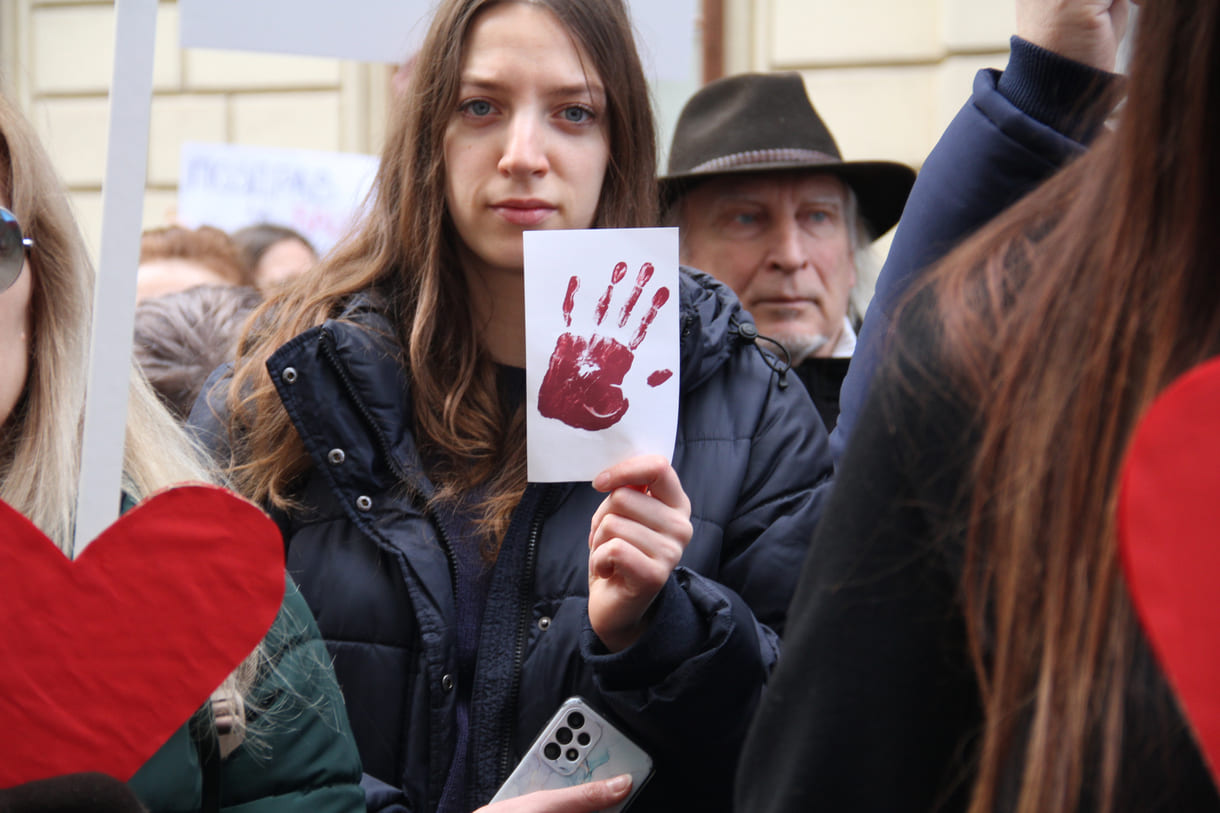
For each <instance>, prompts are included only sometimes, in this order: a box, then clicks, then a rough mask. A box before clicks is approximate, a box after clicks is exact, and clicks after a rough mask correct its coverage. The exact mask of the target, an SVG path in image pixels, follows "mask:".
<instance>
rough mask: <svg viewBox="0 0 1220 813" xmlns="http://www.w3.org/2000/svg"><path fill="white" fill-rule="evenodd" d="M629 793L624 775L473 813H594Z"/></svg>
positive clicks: (542, 792)
mask: <svg viewBox="0 0 1220 813" xmlns="http://www.w3.org/2000/svg"><path fill="white" fill-rule="evenodd" d="M630 792H631V777H630V776H628V775H627V774H623V775H622V776H616V777H614V778H613V779H604V780H602V781H600V782H586V783H585V784H583V785H575V786H573V787H570V788H560V789H558V790H540V791H535V792H534V793H527V794H525V795H524V796H518V797H517V798H515V799H505V800H504V801H502V802H495V803H494V804H490V805H487V806H486V807H480V808H479V809H478V810H477V811H475V813H594V811H597V810H604V809H606V808H608V807H613V806H614V805H616V804H618V803H619V802H621V801H623V799H626V798H627V794H628V793H630Z"/></svg>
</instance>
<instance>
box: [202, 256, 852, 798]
mask: <svg viewBox="0 0 1220 813" xmlns="http://www.w3.org/2000/svg"><path fill="white" fill-rule="evenodd" d="M680 299H681V336H682V339H681V340H682V348H681V352H682V372H681V391H682V401H681V407H680V413H679V425H678V437H677V445H676V449H675V452H674V467H675V468H676V470H677V472H678V474H679V476H680V477H681V480H682V484H683V487H684V488H685V490H686V492H687V494H688V495H689V497H690V500H691V504H692V506H693V517H692V522H693V525H694V537H693V539H692V541H691V543H690V545H689V546H688V548H687V550H686V553H685V555H684V557H683V560H682V563H681V565H680V566H679V568H677V570H676V571H675V573H674V575H673V576H672V577H671V578H670V581H669V583H668V585H667V586H666V587H665V588H664V590H663V591H662V593H661V595H660V596H659V598H658V602H657V604H656V606H655V621H654V623H653V624H652V625H651V627H650V630H649V631H648V632H647V633H646V634H645V636H644V637H643V638H641V639H640V640H639V641H638V642H636V643H635V644H634V645H633V646H631V647H630V648H628V649H627V650H625V651H623V652H620V653H617V654H614V655H611V654H608V653H607V652H606V650H605V649H604V648H603V647H601V645H600V642H599V641H598V640H597V639H596V636H594V635H593V633H592V630H591V629H590V628H589V622H588V616H587V611H586V600H587V598H586V597H587V593H588V575H587V559H588V549H587V545H586V539H587V537H588V533H589V521H590V518H591V516H592V514H593V512H594V510H595V509H596V507H597V505H598V504H599V503H600V502H601V500H602V499H603V496H604V495H601V494H599V493H597V492H595V491H594V490H593V489H592V488H591V487H590V486H589V484H587V483H571V484H551V485H531V486H530V487H529V488H528V490H527V492H526V495H525V497H524V498H523V500H522V502H521V504H520V506H519V507H518V509H517V511H516V513H515V514H514V516H513V518H512V522H511V526H510V528H509V530H508V533H507V535H506V538H505V540H504V542H503V544H502V547H501V553H500V556H499V559H498V561H497V563H496V566H495V571H494V574H493V575H492V582H491V588H490V594H489V597H488V602H487V610H486V613H485V615H484V617H483V621H482V629H481V633H480V636H481V637H480V641H481V644H480V649H479V661H478V665H477V668H476V674H475V677H474V685H473V686H471V687H468V688H469V690H470V692H471V703H470V709H471V711H470V713H471V720H470V738H471V743H472V745H471V749H470V754H471V756H470V760H471V761H470V764H469V766H468V778H469V780H470V781H469V783H468V785H469V789H470V792H469V796H468V798H467V802H468V803H469V806H470V807H472V808H473V807H475V806H477V805H478V804H482V803H484V802H485V801H486V800H487V799H489V798H490V797H491V795H492V794H493V793H494V792H495V790H496V788H497V787H498V785H499V783H500V782H501V781H502V780H503V779H504V778H505V777H506V776H507V774H508V772H509V770H510V769H511V768H512V766H513V765H514V764H515V763H516V761H517V759H518V758H519V757H520V755H521V753H522V752H523V751H524V749H525V748H526V747H527V746H528V745H529V743H530V742H531V740H532V739H533V737H534V736H535V735H536V734H537V732H538V730H539V729H540V728H541V726H542V724H543V723H544V722H545V721H546V720H547V718H549V716H550V715H551V714H552V713H553V712H554V711H555V709H556V708H557V707H558V706H559V704H560V703H561V702H562V701H563V700H564V699H565V698H567V697H568V696H570V695H572V694H581V695H583V696H584V697H586V698H587V699H588V700H590V701H591V702H592V704H593V705H594V706H595V707H598V708H600V709H601V710H602V711H603V712H604V713H606V714H608V715H609V716H610V717H612V718H614V719H617V720H618V721H619V722H620V723H621V724H622V725H623V726H624V728H625V729H626V730H627V731H628V732H629V733H630V734H631V735H633V736H634V738H635V739H636V740H637V741H638V742H639V743H640V744H641V745H642V746H643V747H644V748H645V749H646V750H648V751H649V752H650V753H651V754H652V756H653V758H654V760H655V763H656V773H655V775H654V778H653V780H652V781H651V783H650V784H649V786H648V787H647V788H646V789H645V791H644V793H643V795H642V796H641V797H640V798H639V799H638V800H637V801H636V803H635V805H634V806H633V809H634V810H635V811H636V813H642V811H648V810H681V809H692V810H693V809H700V810H715V809H727V808H728V806H729V804H730V800H731V782H732V776H733V766H734V763H735V760H736V756H737V752H738V750H739V747H740V744H741V741H742V738H743V737H744V735H745V730H746V726H747V725H748V723H749V720H750V718H751V715H752V714H753V712H754V709H755V707H756V705H757V701H758V697H759V694H760V692H761V690H762V687H763V684H764V682H765V680H766V678H767V675H768V673H769V671H770V669H771V667H772V665H773V664H774V662H775V659H776V655H777V650H778V640H777V633H778V632H780V631H781V630H782V627H783V623H784V616H785V612H786V610H787V605H788V601H789V599H790V598H791V595H792V591H793V586H794V583H795V580H796V576H797V574H798V572H799V571H800V565H801V562H802V560H803V559H804V554H805V551H806V548H807V545H808V541H809V538H810V536H811V532H812V530H813V523H814V518H815V516H816V515H817V513H818V503H819V501H820V499H821V494H820V491H821V490H816V489H815V485H817V484H819V483H820V482H822V481H824V480H825V479H827V478H828V477H829V476H830V464H829V456H828V449H827V441H826V434H825V431H824V430H823V428H822V423H821V421H820V420H819V419H818V417H817V413H816V412H815V410H814V407H813V405H812V403H811V401H810V400H809V397H808V396H807V395H806V393H805V391H804V390H803V388H802V387H801V385H800V383H799V382H798V381H797V380H796V377H795V376H793V375H790V376H788V384H789V385H788V386H787V387H781V386H779V385H778V384H779V376H778V374H777V373H776V372H775V371H774V370H773V369H772V365H773V364H775V362H774V361H773V360H768V359H767V358H765V357H764V356H763V354H762V352H761V351H760V350H759V349H758V348H757V347H756V346H754V345H753V343H752V342H751V341H750V340H748V339H746V338H743V337H742V336H741V335H740V334H739V332H738V325H739V324H740V323H741V322H744V321H748V320H749V317H748V316H747V315H746V314H745V312H744V311H743V310H741V308H740V306H739V305H738V303H737V300H736V298H735V297H734V296H733V295H732V293H731V292H729V291H728V289H727V288H725V287H723V286H722V285H720V284H719V283H717V282H715V281H714V280H713V279H712V278H711V277H709V276H707V275H704V274H701V273H699V272H688V271H684V272H683V275H682V285H681V297H680ZM747 333H749V331H747ZM400 355H401V352H400V348H399V345H398V344H397V342H396V340H395V339H394V337H393V331H392V330H391V329H390V326H389V324H388V323H387V322H386V320H385V319H384V318H383V317H382V316H381V315H379V314H378V313H376V312H375V310H374V309H373V308H372V307H371V306H370V305H369V304H368V303H367V302H365V303H363V304H358V305H356V306H354V307H353V308H352V309H351V310H349V312H348V313H347V314H345V315H344V319H342V320H334V321H329V322H327V323H325V324H323V325H321V326H319V327H317V328H314V329H311V330H309V331H307V332H305V333H303V334H301V335H300V336H298V337H296V338H295V339H293V340H292V341H290V342H289V343H288V344H286V345H285V346H284V347H283V348H281V349H280V350H279V351H278V352H277V353H276V354H275V355H274V356H273V357H272V358H271V360H270V361H269V362H268V368H269V370H270V372H271V374H272V375H273V377H274V379H275V382H276V386H277V388H278V390H279V393H280V396H281V398H282V400H283V403H284V407H285V409H287V411H288V413H289V415H290V416H291V418H292V420H293V423H294V424H295V426H296V428H297V430H298V432H299V433H300V435H301V437H302V439H303V440H304V443H305V447H306V449H307V450H308V452H309V454H310V456H311V458H312V460H313V466H314V467H313V469H312V470H311V471H310V473H309V474H308V476H307V478H306V482H305V483H304V485H303V487H302V491H301V493H300V495H299V497H300V500H301V501H302V503H303V504H304V505H307V506H310V508H311V510H310V511H308V512H307V513H303V514H300V515H294V516H289V517H285V518H283V522H282V525H283V527H284V529H285V535H286V540H287V544H288V569H289V571H290V572H291V573H292V575H293V577H294V578H295V579H297V581H298V583H299V584H300V587H301V591H302V592H303V593H304V595H305V597H306V599H307V600H308V602H309V604H310V607H311V608H312V609H313V612H314V615H315V617H316V618H317V621H318V626H319V627H320V628H321V630H322V635H323V637H324V638H325V640H326V642H327V644H328V645H329V647H330V650H331V652H332V654H333V655H334V657H335V671H336V673H337V674H338V677H339V682H340V684H341V686H342V688H343V692H344V696H345V699H346V702H347V706H348V713H349V716H350V718H351V722H352V727H353V729H354V731H355V734H356V740H357V743H358V744H359V747H360V753H361V757H362V759H363V762H364V768H365V771H366V772H368V773H369V774H371V775H372V776H374V777H376V778H378V779H380V780H382V781H384V782H387V783H389V784H391V785H393V786H396V787H400V788H402V789H403V790H404V791H405V794H406V797H407V800H408V801H407V804H408V807H409V808H410V809H411V810H413V811H430V810H433V809H434V808H435V807H436V805H437V802H438V799H439V795H440V792H441V789H442V787H443V785H444V781H445V777H446V773H447V771H448V768H449V765H450V762H451V760H452V758H453V750H454V741H455V732H456V723H455V717H454V715H455V695H456V692H455V675H456V674H457V670H456V663H455V646H454V634H453V628H454V624H455V620H454V618H455V606H454V585H453V581H452V573H453V565H452V564H451V557H450V556H449V555H447V546H448V544H449V542H448V539H447V538H446V536H445V534H444V529H443V525H442V524H440V523H438V522H437V521H436V520H435V518H434V517H433V516H431V515H430V514H429V513H428V512H427V511H426V510H425V509H424V508H423V503H424V499H425V497H426V495H428V494H429V493H430V492H431V489H432V486H431V485H430V484H429V482H428V481H427V478H426V477H425V476H424V474H423V472H422V470H421V465H420V460H419V455H418V452H417V449H416V444H415V439H414V437H413V436H412V422H411V420H410V412H411V407H410V397H409V392H408V384H407V379H406V375H405V371H404V368H403V365H402V363H401V362H400ZM216 392H223V387H220V388H218V389H217V390H215V391H214V393H213V397H212V406H213V409H212V410H208V409H201V408H196V410H195V415H194V416H193V417H192V420H193V421H194V422H195V423H196V425H197V428H199V429H202V430H205V432H206V431H207V430H209V429H210V430H212V431H215V430H216V429H217V427H218V424H216V423H214V422H215V421H216V420H217V416H216V415H215V409H214V408H215V405H216V403H217V397H216ZM208 424H211V426H210V427H209V426H208Z"/></svg>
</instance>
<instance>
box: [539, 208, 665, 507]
mask: <svg viewBox="0 0 1220 813" xmlns="http://www.w3.org/2000/svg"><path fill="white" fill-rule="evenodd" d="M524 236H525V349H526V375H525V379H526V406H527V409H528V413H527V424H526V431H527V437H528V447H529V449H528V451H529V479H530V481H531V482H535V483H555V482H570V481H585V480H592V479H593V477H594V476H595V475H596V474H597V473H598V472H600V471H601V470H602V469H605V468H606V467H608V466H612V465H614V464H615V463H618V462H621V461H623V460H626V459H627V458H629V457H634V456H635V455H640V454H659V455H663V456H665V457H666V458H667V459H669V458H672V456H673V449H674V436H675V433H676V432H677V426H678V387H679V372H680V371H679V360H680V353H679V345H678V230H677V229H580V230H571V231H559V230H544V231H527V232H526V233H525V235H524Z"/></svg>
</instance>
